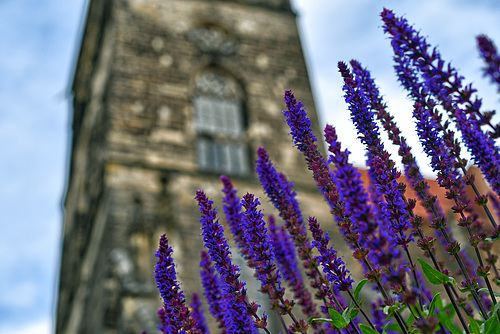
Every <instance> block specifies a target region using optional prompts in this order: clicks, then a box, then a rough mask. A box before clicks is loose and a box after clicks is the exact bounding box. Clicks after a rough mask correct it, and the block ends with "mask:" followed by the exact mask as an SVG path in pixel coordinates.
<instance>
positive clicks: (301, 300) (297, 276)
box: [268, 216, 319, 326]
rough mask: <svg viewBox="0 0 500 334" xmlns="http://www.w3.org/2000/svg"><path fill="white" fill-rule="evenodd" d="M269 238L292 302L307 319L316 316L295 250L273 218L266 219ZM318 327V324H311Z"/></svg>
mask: <svg viewBox="0 0 500 334" xmlns="http://www.w3.org/2000/svg"><path fill="white" fill-rule="evenodd" d="M268 224H269V237H270V241H271V245H272V250H273V253H274V256H275V257H276V264H277V266H278V268H279V271H280V272H281V273H282V275H283V278H284V279H285V281H287V282H288V284H289V286H290V288H291V290H292V291H293V293H294V300H295V301H296V302H297V303H298V304H299V305H301V306H302V311H303V312H304V314H306V315H307V316H309V317H312V316H317V314H316V306H315V305H314V303H313V302H312V298H311V294H310V293H309V291H308V290H307V289H306V288H305V285H304V280H303V279H302V275H301V273H300V270H299V266H298V264H297V260H296V254H295V248H294V246H293V241H292V239H291V237H290V235H289V234H288V233H287V231H286V229H285V228H284V227H282V226H280V227H277V226H276V223H275V222H274V218H273V216H269V218H268ZM312 325H313V326H315V325H316V326H318V325H319V323H313V324H312Z"/></svg>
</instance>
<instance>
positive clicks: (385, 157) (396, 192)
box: [338, 62, 413, 247]
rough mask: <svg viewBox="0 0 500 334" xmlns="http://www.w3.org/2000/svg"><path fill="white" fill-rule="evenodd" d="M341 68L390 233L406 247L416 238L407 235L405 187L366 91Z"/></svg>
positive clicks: (355, 123) (408, 226) (346, 98)
mask: <svg viewBox="0 0 500 334" xmlns="http://www.w3.org/2000/svg"><path fill="white" fill-rule="evenodd" d="M338 67H339V71H340V73H341V74H342V77H343V79H344V86H343V90H344V92H345V95H344V97H345V101H346V102H347V104H348V106H349V110H350V112H351V119H352V121H353V123H354V126H355V127H356V130H357V131H358V138H359V139H360V140H361V142H362V143H363V144H364V145H365V147H366V149H367V156H368V161H367V164H368V166H369V167H370V172H371V173H372V181H374V182H375V183H376V184H377V185H378V186H379V187H380V190H381V191H382V193H383V194H384V198H385V204H384V205H383V208H385V210H387V216H388V217H389V218H390V223H391V230H390V231H389V232H391V233H392V236H393V237H394V238H396V240H397V243H398V244H400V245H402V246H403V247H406V246H407V245H408V243H409V242H410V241H413V238H412V236H411V233H410V234H406V231H408V230H409V229H411V228H412V225H411V223H410V220H409V216H408V211H407V208H406V203H405V201H404V199H403V198H404V196H403V195H404V190H405V185H404V184H403V183H399V182H398V181H397V179H398V178H399V176H400V173H399V172H398V171H397V170H396V168H395V167H394V165H395V163H394V162H393V161H392V160H391V159H390V157H389V153H388V152H387V151H386V150H385V148H384V145H383V144H382V142H381V140H380V132H379V128H378V126H377V125H376V124H375V120H374V117H375V115H374V113H373V111H372V110H371V107H370V103H369V101H368V99H367V96H366V94H365V92H364V90H363V89H362V88H361V87H360V86H359V84H358V82H357V81H355V80H354V78H353V76H352V74H351V73H350V71H349V69H348V68H347V65H346V64H345V63H343V62H339V63H338ZM380 227H382V225H381V226H380Z"/></svg>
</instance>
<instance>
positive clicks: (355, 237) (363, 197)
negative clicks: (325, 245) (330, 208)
mask: <svg viewBox="0 0 500 334" xmlns="http://www.w3.org/2000/svg"><path fill="white" fill-rule="evenodd" d="M325 141H326V142H327V143H328V144H329V146H328V151H329V152H330V153H332V154H331V155H330V162H333V163H334V165H335V167H336V169H335V171H334V176H335V182H336V184H337V189H338V191H339V195H340V200H341V201H342V202H343V203H344V207H345V210H346V214H347V215H348V216H349V217H350V219H351V220H352V222H353V224H352V226H349V225H348V224H345V223H344V224H342V225H341V230H342V231H343V232H344V238H345V239H346V240H348V241H349V242H350V244H351V247H352V248H354V250H355V254H354V257H355V258H357V259H359V260H364V259H365V258H364V257H361V255H363V256H365V254H366V253H368V252H369V253H368V256H369V258H370V261H371V263H372V264H374V265H382V266H385V265H387V264H389V263H390V261H389V259H394V258H397V257H399V250H397V249H394V248H392V247H387V246H389V245H390V242H388V239H387V237H386V235H385V234H384V229H379V225H378V224H377V221H376V220H375V217H374V215H373V211H372V206H371V205H370V204H369V195H368V193H367V192H366V189H365V187H364V185H363V182H362V181H361V179H360V174H359V172H358V170H357V169H356V168H354V166H353V165H352V164H351V163H349V161H348V160H349V151H348V150H342V148H341V144H340V142H339V141H338V138H337V133H336V131H335V128H334V127H333V126H331V125H327V126H326V127H325ZM382 223H385V221H384V220H383V219H382V220H381V224H382ZM389 240H392V238H389ZM362 249H363V250H364V251H361V250H362ZM365 269H368V267H367V266H366V263H365Z"/></svg>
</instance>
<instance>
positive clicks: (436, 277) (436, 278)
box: [417, 258, 455, 285]
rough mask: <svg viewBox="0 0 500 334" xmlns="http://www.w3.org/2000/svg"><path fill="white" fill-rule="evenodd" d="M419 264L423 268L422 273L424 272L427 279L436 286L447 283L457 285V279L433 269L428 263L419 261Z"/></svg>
mask: <svg viewBox="0 0 500 334" xmlns="http://www.w3.org/2000/svg"><path fill="white" fill-rule="evenodd" d="M417 261H418V262H420V265H421V266H422V271H423V272H424V275H425V277H427V280H428V281H429V282H430V283H431V284H434V285H440V284H445V283H451V284H453V285H455V279H454V278H453V277H448V276H446V275H445V274H443V273H442V272H440V271H438V270H436V269H434V268H432V267H431V266H430V265H429V264H428V263H427V262H425V261H424V260H422V259H420V258H419V259H417Z"/></svg>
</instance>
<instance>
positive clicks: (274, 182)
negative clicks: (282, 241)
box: [256, 147, 325, 299]
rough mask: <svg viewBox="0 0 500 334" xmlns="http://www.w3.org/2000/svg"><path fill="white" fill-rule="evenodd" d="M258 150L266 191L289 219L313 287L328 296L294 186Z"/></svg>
mask: <svg viewBox="0 0 500 334" xmlns="http://www.w3.org/2000/svg"><path fill="white" fill-rule="evenodd" d="M257 153H258V156H259V158H258V159H257V161H256V163H257V166H256V170H257V174H258V175H259V179H260V182H261V185H262V187H263V188H264V192H265V193H266V195H267V197H268V198H269V200H270V201H271V203H273V204H274V206H275V207H276V209H277V210H278V212H279V214H280V217H281V218H282V219H283V220H284V222H285V227H286V228H287V230H288V231H289V233H290V236H291V237H292V239H293V242H294V244H295V247H297V250H298V253H299V257H300V259H301V260H302V261H303V262H302V263H303V266H304V268H305V269H306V274H307V276H309V277H310V278H311V287H313V288H314V289H316V290H317V291H318V292H317V294H316V297H317V298H320V299H321V298H324V297H325V295H324V294H323V293H322V292H321V290H320V287H321V285H322V284H323V278H322V277H321V274H320V272H319V270H318V269H317V264H316V263H315V262H314V257H313V255H312V245H311V242H310V241H309V240H308V237H307V234H306V229H305V224H304V222H303V220H302V214H301V212H300V208H299V205H298V202H297V200H296V198H295V191H294V190H293V185H292V183H291V182H289V181H288V180H287V179H286V177H285V176H284V175H283V174H281V173H278V171H277V170H276V168H275V167H274V165H273V163H272V161H271V160H270V158H269V156H268V154H267V152H266V150H265V149H264V148H262V147H259V149H258V151H257Z"/></svg>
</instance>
